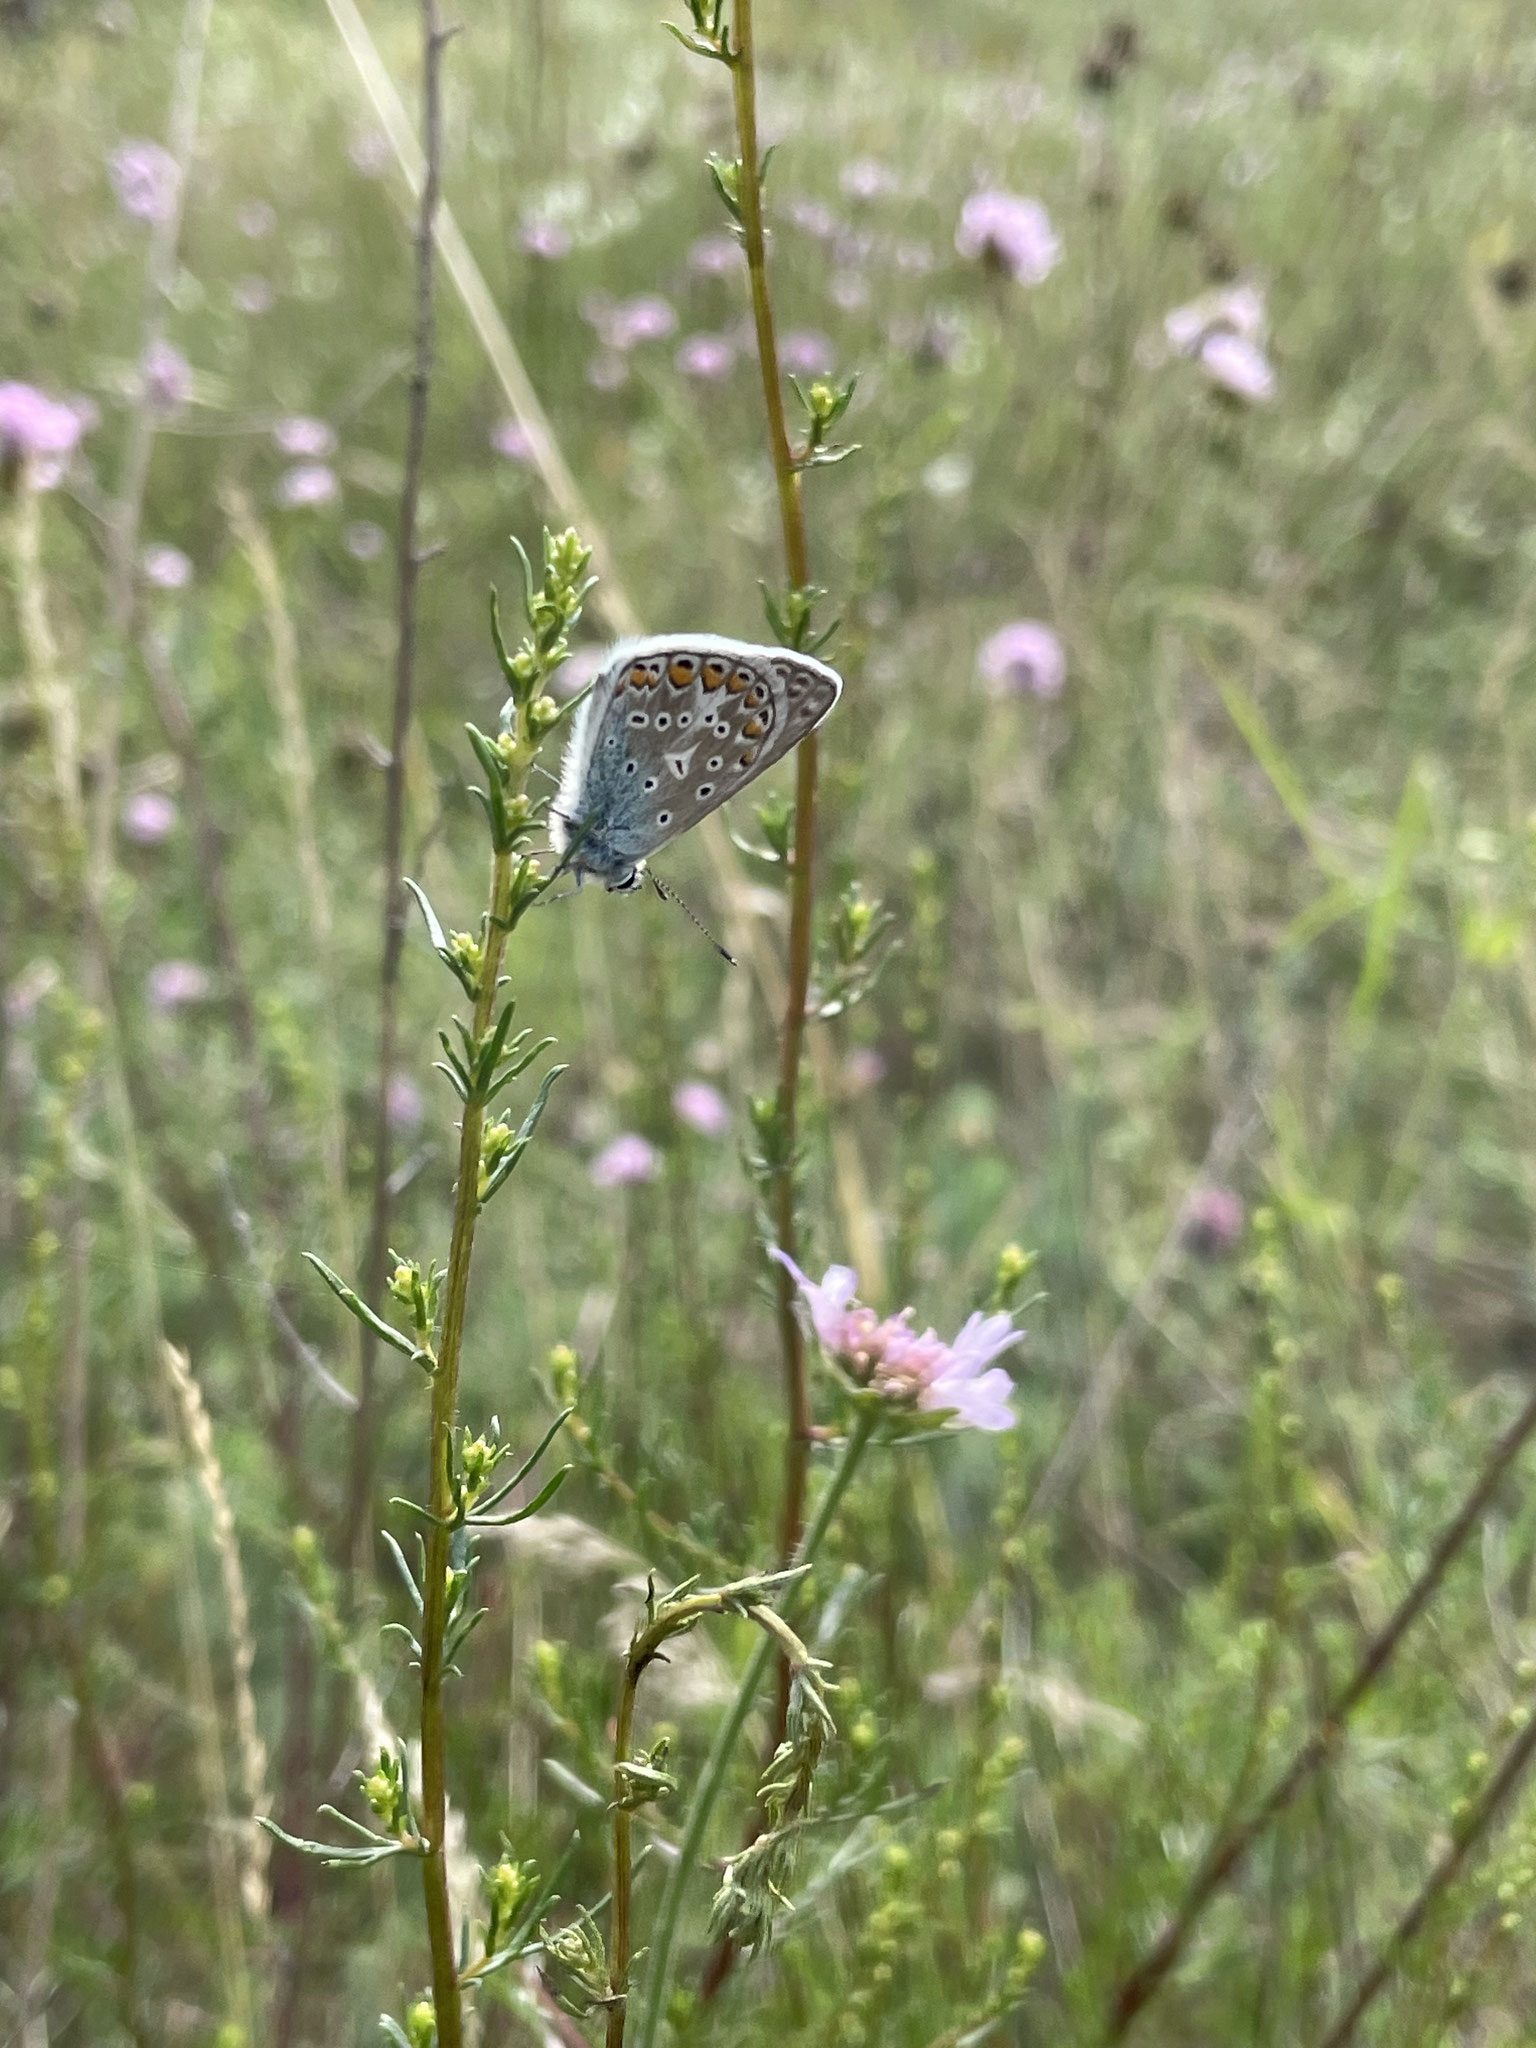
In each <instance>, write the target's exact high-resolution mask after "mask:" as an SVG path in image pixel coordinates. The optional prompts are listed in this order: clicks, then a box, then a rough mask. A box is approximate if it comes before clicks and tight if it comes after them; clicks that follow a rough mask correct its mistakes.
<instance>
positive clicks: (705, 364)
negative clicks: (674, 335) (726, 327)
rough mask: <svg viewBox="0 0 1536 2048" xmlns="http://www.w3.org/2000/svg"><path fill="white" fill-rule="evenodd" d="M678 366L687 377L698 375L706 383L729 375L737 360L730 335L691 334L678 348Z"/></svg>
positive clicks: (715, 381)
mask: <svg viewBox="0 0 1536 2048" xmlns="http://www.w3.org/2000/svg"><path fill="white" fill-rule="evenodd" d="M675 360H676V363H677V367H678V368H679V370H681V371H682V373H683V375H684V376H685V377H697V378H699V379H700V381H701V382H703V383H706V384H713V383H718V382H719V380H720V378H722V377H728V376H729V375H730V373H731V366H732V364H733V363H734V362H735V360H736V351H735V349H734V348H733V347H732V346H731V342H730V337H729V336H728V335H724V334H690V335H689V336H688V338H687V340H686V341H685V342H684V343H683V344H682V346H681V347H680V348H679V349H678V352H677V356H676V358H675Z"/></svg>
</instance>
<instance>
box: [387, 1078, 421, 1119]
mask: <svg viewBox="0 0 1536 2048" xmlns="http://www.w3.org/2000/svg"><path fill="white" fill-rule="evenodd" d="M425 1107H426V1105H425V1104H424V1103H423V1102H422V1099H421V1090H420V1089H419V1088H418V1087H417V1086H416V1083H415V1082H414V1081H413V1080H412V1079H411V1077H410V1075H409V1074H391V1075H390V1077H389V1086H388V1087H387V1088H386V1089H385V1090H384V1116H385V1119H386V1121H387V1122H388V1124H389V1128H390V1129H391V1130H392V1131H400V1132H404V1133H407V1134H408V1133H409V1132H411V1131H414V1130H416V1129H417V1128H418V1127H419V1126H420V1123H421V1119H422V1115H423V1112H424V1110H425Z"/></svg>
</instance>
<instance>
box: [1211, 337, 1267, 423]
mask: <svg viewBox="0 0 1536 2048" xmlns="http://www.w3.org/2000/svg"><path fill="white" fill-rule="evenodd" d="M1200 367H1201V369H1202V370H1204V372H1205V374H1206V376H1207V377H1208V378H1209V379H1210V381H1211V382H1212V383H1213V384H1215V385H1216V386H1218V387H1219V389H1221V390H1222V391H1226V392H1228V393H1230V395H1231V396H1232V397H1233V398H1241V399H1245V400H1246V401H1247V402H1248V404H1250V405H1267V404H1268V402H1269V400H1270V399H1272V398H1273V397H1274V395H1275V370H1274V365H1273V364H1272V363H1271V362H1270V360H1269V357H1268V356H1267V355H1265V353H1264V351H1263V349H1261V348H1260V347H1259V345H1258V343H1257V342H1256V341H1249V340H1247V339H1246V338H1245V337H1244V336H1243V335H1241V334H1230V333H1228V332H1227V331H1226V330H1225V329H1218V331H1217V332H1216V333H1215V334H1208V335H1207V336H1206V338H1205V340H1204V341H1203V342H1201V344H1200Z"/></svg>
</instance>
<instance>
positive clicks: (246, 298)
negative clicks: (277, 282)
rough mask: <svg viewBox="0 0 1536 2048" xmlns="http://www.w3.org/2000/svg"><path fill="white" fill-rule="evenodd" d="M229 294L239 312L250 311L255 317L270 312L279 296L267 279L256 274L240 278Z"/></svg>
mask: <svg viewBox="0 0 1536 2048" xmlns="http://www.w3.org/2000/svg"><path fill="white" fill-rule="evenodd" d="M229 296H230V302H231V303H232V305H233V306H234V309H235V311H236V312H237V313H249V314H250V315H251V316H252V317H253V318H255V317H258V316H259V315H261V314H262V313H270V312H271V310H272V307H273V305H274V304H275V302H276V298H277V294H276V293H275V292H274V291H273V289H272V287H271V285H270V284H269V283H268V282H267V280H266V279H265V278H264V277H257V276H255V275H252V276H250V277H242V278H240V279H239V280H238V281H237V283H236V284H235V287H234V289H233V291H231V293H230V295H229Z"/></svg>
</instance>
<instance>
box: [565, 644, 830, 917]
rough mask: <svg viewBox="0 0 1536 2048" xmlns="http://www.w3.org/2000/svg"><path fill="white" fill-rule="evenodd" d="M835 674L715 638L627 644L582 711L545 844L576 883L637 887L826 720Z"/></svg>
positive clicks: (779, 652) (808, 660) (797, 658)
mask: <svg viewBox="0 0 1536 2048" xmlns="http://www.w3.org/2000/svg"><path fill="white" fill-rule="evenodd" d="M842 687H843V684H842V678H841V677H840V676H839V675H838V674H837V672H836V670H834V669H830V668H828V667H827V665H826V663H825V662H821V661H817V660H816V659H815V658H814V657H813V656H811V655H808V654H799V653H796V652H795V651H794V650H793V649H792V648H788V647H757V646H754V645H752V644H751V643H750V642H749V641H745V640H727V639H723V638H721V637H719V636H718V635H716V634H713V633H677V634H673V633H666V634H657V635H655V636H654V637H652V638H649V639H644V640H624V641H620V642H619V644H618V645H617V646H616V647H614V648H613V649H612V650H611V651H610V653H609V655H608V658H607V660H606V662H605V663H604V665H603V668H602V670H601V672H600V673H599V675H598V677H597V679H596V681H595V682H594V683H593V685H592V690H591V694H590V695H589V696H588V697H587V699H586V701H585V702H584V703H583V704H582V706H581V709H580V710H579V711H578V712H577V714H576V717H575V720H574V723H573V725H572V728H571V737H570V741H569V744H568V745H567V747H566V752H565V760H564V763H563V764H562V767H561V773H560V791H559V794H558V796H557V797H556V798H555V801H554V804H553V805H552V807H551V810H550V838H551V841H552V842H553V845H554V848H555V851H556V852H557V853H558V854H559V855H560V857H561V864H562V866H565V867H568V868H569V869H570V870H571V872H572V873H573V874H574V875H575V876H576V878H577V881H578V883H579V882H580V880H581V879H582V877H583V876H585V875H591V876H593V877H594V878H595V879H596V880H598V881H600V882H602V883H603V885H604V886H605V887H606V888H608V889H634V888H638V887H639V884H640V880H641V877H642V875H643V874H644V872H645V863H646V861H647V860H648V859H649V857H650V856H651V854H653V853H655V852H656V851H657V849H658V848H659V847H662V846H665V845H666V844H667V843H668V841H669V840H672V839H675V838H677V836H678V835H679V833H682V832H686V831H687V830H688V829H689V827H690V826H692V825H696V824H697V823H698V822H699V820H700V819H701V818H703V817H707V816H708V814H709V813H710V812H711V811H713V810H715V809H717V808H718V807H719V806H720V805H721V804H723V803H725V802H726V801H727V800H728V799H729V798H731V797H733V796H735V795H736V794H737V793H738V792H739V791H740V790H742V789H744V788H745V787H746V785H747V784H748V783H749V782H753V781H755V780H756V778H757V777H758V776H759V775H761V774H762V773H763V772H764V770H765V769H768V768H771V767H772V766H773V764H774V763H775V762H776V761H780V760H782V759H783V757H784V756H785V754H787V753H788V752H789V751H790V749H791V748H792V747H794V746H796V745H797V744H798V743H799V742H800V741H801V740H803V739H804V738H805V736H806V734H807V733H809V732H812V731H814V730H815V728H816V727H817V726H818V725H819V724H820V723H821V721H822V720H823V719H824V718H825V717H826V715H827V713H828V712H829V711H830V710H831V709H832V707H833V705H834V704H835V703H836V702H837V700H838V697H839V695H840V694H841V692H842Z"/></svg>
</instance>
